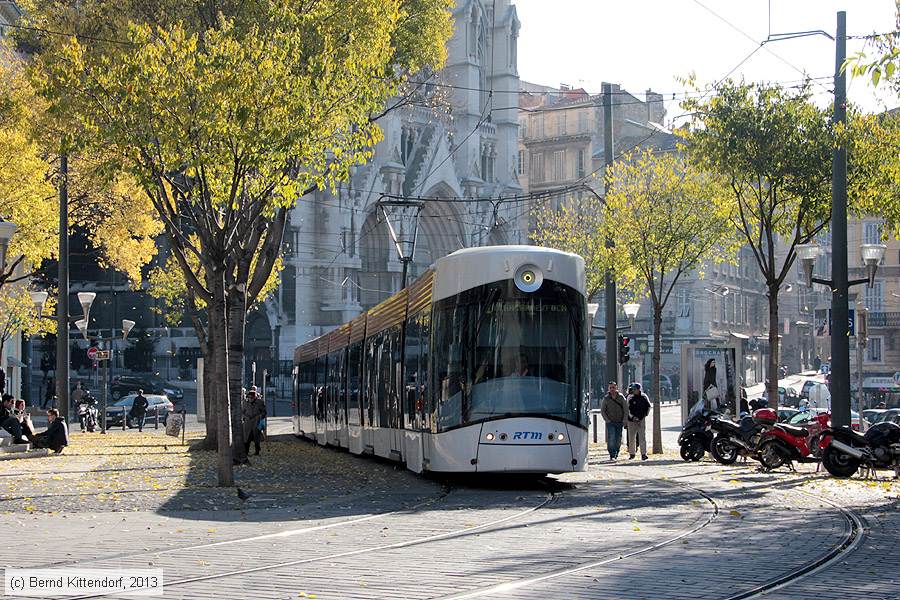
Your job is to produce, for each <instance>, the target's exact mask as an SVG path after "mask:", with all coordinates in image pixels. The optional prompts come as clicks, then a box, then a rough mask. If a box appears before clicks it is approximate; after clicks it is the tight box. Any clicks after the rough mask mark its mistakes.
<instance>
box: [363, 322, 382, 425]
mask: <svg viewBox="0 0 900 600" xmlns="http://www.w3.org/2000/svg"><path fill="white" fill-rule="evenodd" d="M380 336H381V334H375V335H373V336H372V337H370V338H366V356H365V361H366V372H365V378H366V385H365V390H366V395H365V398H364V399H363V402H364V410H363V415H364V416H365V420H366V422H365V424H366V425H369V426H377V425H378V423H376V422H375V405H376V404H377V402H378V390H377V382H378V368H377V367H378V362H377V359H378V353H377V348H378V340H379V338H380Z"/></svg>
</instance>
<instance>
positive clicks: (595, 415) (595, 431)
mask: <svg viewBox="0 0 900 600" xmlns="http://www.w3.org/2000/svg"><path fill="white" fill-rule="evenodd" d="M591 419H593V422H594V443H595V444H596V443H597V413H594V414H592V415H591Z"/></svg>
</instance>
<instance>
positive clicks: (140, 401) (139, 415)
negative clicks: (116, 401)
mask: <svg viewBox="0 0 900 600" xmlns="http://www.w3.org/2000/svg"><path fill="white" fill-rule="evenodd" d="M148 406H150V402H149V401H148V400H147V398H146V396H144V390H138V391H137V396H135V397H134V403H133V404H132V405H131V410H129V411H128V416H129V417H131V421H132V422H133V423H137V426H138V431H139V432H142V431H144V419H146V418H147V407H148Z"/></svg>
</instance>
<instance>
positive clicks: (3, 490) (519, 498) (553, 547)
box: [0, 407, 900, 600]
mask: <svg viewBox="0 0 900 600" xmlns="http://www.w3.org/2000/svg"><path fill="white" fill-rule="evenodd" d="M676 411H677V408H674V407H673V408H667V409H665V411H664V425H668V426H667V427H666V429H667V431H666V436H665V438H666V441H667V443H668V444H669V449H670V450H669V452H667V453H666V454H664V455H662V456H654V457H653V458H651V460H649V461H647V462H641V461H639V460H638V461H629V460H619V461H618V462H615V463H612V462H609V461H606V460H605V452H604V451H602V450H601V448H602V447H603V444H602V443H601V444H599V445H597V446H592V451H591V457H590V458H591V460H590V467H589V470H588V471H587V472H584V473H577V474H570V475H564V476H560V477H554V478H548V479H544V480H528V479H521V478H498V477H492V478H489V479H485V478H483V479H452V480H446V479H437V478H424V477H419V476H416V475H414V474H412V473H409V472H407V471H405V470H402V469H399V468H397V467H396V466H395V465H393V464H391V463H388V462H386V461H380V460H373V459H370V458H358V457H355V456H352V455H349V454H347V453H345V452H338V451H334V450H328V449H324V448H320V447H318V446H316V445H314V444H311V443H309V442H306V441H300V440H297V439H294V438H293V437H292V436H290V435H287V434H284V435H280V436H273V439H271V440H270V441H269V442H268V445H264V447H263V454H262V456H260V457H258V458H257V457H251V461H252V464H251V466H250V467H242V468H240V469H238V470H237V473H236V476H237V482H238V485H239V486H240V487H241V489H242V490H243V491H244V492H246V494H248V495H249V498H247V499H244V500H242V499H241V498H238V496H237V494H236V492H235V490H233V489H227V490H223V489H218V488H216V487H215V486H214V479H213V477H214V470H213V460H214V456H213V455H212V454H208V453H198V452H187V451H186V449H185V447H183V446H181V445H180V440H174V439H173V438H168V437H166V436H165V435H164V434H163V432H162V431H158V432H156V431H150V432H145V433H144V434H137V433H136V432H131V431H129V432H111V433H110V434H108V435H107V436H106V437H103V438H101V437H100V436H99V435H97V434H95V435H93V436H90V435H88V434H85V435H84V436H82V434H74V435H73V443H72V445H71V446H70V448H68V449H67V450H66V452H65V453H64V454H63V455H61V456H51V457H46V458H38V459H33V460H20V461H7V462H5V463H0V529H2V531H4V532H5V533H6V535H5V536H4V540H3V546H4V549H3V555H4V558H3V560H2V561H0V562H2V564H3V565H4V566H5V567H20V568H21V567H45V568H58V567H85V568H94V569H135V568H149V569H154V568H155V569H162V570H163V573H164V580H165V593H164V597H165V598H186V599H193V598H215V599H217V600H225V599H230V598H236V599H237V598H266V599H287V598H291V599H296V598H320V599H339V598H340V599H357V598H358V599H375V598H390V599H403V598H410V599H414V598H415V599H418V598H422V599H425V598H443V599H462V598H548V597H553V598H598V599H599V598H624V599H638V598H697V599H702V598H709V599H736V598H750V597H757V596H758V595H760V594H762V593H763V592H766V597H767V598H784V599H788V598H790V599H796V598H800V599H806V598H810V599H812V598H843V597H846V596H848V595H850V593H849V592H847V591H845V590H848V586H849V588H850V589H852V590H853V592H852V593H853V595H859V596H860V597H865V598H868V599H871V600H887V599H896V598H900V568H898V567H900V541H898V540H900V536H897V534H896V532H897V529H898V525H900V511H898V510H897V509H898V502H900V484H897V483H896V482H891V481H889V480H882V481H863V480H853V481H850V482H836V481H835V480H832V479H829V478H827V477H825V476H824V474H822V473H817V472H815V470H814V468H806V467H804V469H803V470H802V471H801V472H800V473H789V472H788V471H786V470H782V471H779V472H777V473H761V472H759V471H758V470H757V469H756V465H755V463H746V464H740V463H739V464H737V465H735V466H733V467H722V466H720V465H716V464H714V463H711V462H708V461H704V462H702V463H694V464H686V463H683V462H682V461H681V460H680V459H678V458H677V456H675V453H674V451H673V448H674V444H673V439H672V438H673V436H674V435H675V433H674V429H677V427H675V426H673V425H672V424H671V423H667V419H669V420H671V421H676V420H677V412H676ZM273 427H274V428H275V429H276V431H277V428H278V427H281V428H282V429H284V428H286V423H285V422H281V423H278V422H277V421H276V422H275V424H273ZM601 442H602V440H601Z"/></svg>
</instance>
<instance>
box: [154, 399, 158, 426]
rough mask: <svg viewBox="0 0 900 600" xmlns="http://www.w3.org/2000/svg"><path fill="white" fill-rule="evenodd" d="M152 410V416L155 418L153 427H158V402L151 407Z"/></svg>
mask: <svg viewBox="0 0 900 600" xmlns="http://www.w3.org/2000/svg"><path fill="white" fill-rule="evenodd" d="M153 412H154V413H155V417H154V418H155V419H156V423H154V426H153V428H154V429H159V404H157V405H156V406H154V407H153Z"/></svg>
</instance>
